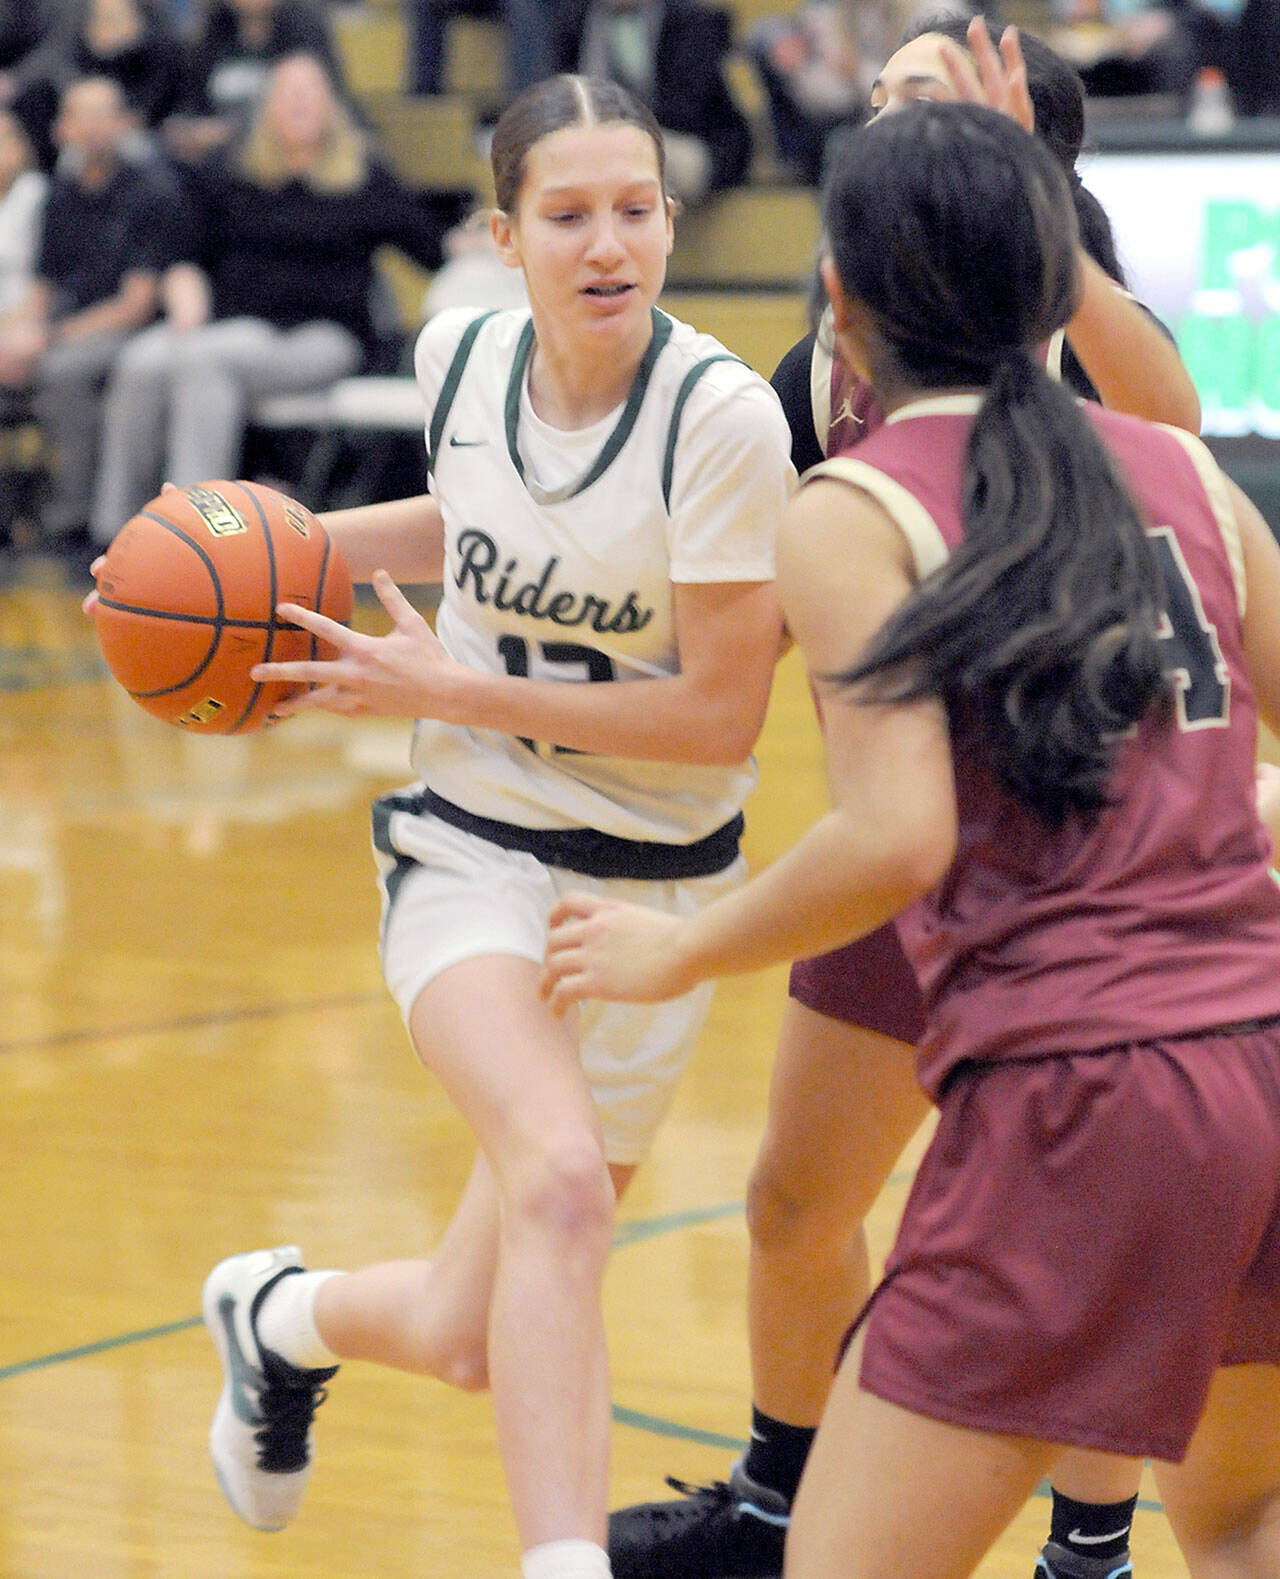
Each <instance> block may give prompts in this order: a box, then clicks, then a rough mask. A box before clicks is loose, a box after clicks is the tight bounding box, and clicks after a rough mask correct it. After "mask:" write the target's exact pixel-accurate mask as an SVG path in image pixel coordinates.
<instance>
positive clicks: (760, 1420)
mask: <svg viewBox="0 0 1280 1579" xmlns="http://www.w3.org/2000/svg"><path fill="white" fill-rule="evenodd" d="M815 1430H816V1428H815V1427H814V1426H808V1425H787V1424H786V1422H785V1421H782V1420H774V1419H773V1418H772V1417H771V1416H769V1415H766V1414H762V1413H761V1412H760V1410H759V1409H757V1408H756V1407H755V1406H754V1405H753V1406H752V1409H751V1446H750V1447H749V1448H748V1449H747V1456H746V1458H745V1459H744V1460H743V1465H742V1467H743V1469H745V1470H746V1472H747V1474H748V1475H749V1476H750V1477H751V1479H752V1480H754V1481H756V1482H757V1484H759V1485H761V1486H767V1487H768V1488H769V1490H770V1491H776V1492H777V1493H778V1495H779V1496H780V1497H785V1498H786V1499H787V1501H788V1503H789V1502H790V1501H791V1500H792V1498H793V1497H794V1496H795V1494H796V1487H797V1486H798V1485H799V1484H800V1476H801V1475H802V1474H803V1473H804V1465H805V1460H806V1459H807V1458H808V1457H809V1449H810V1448H811V1447H812V1446H813V1438H814V1435H815Z"/></svg>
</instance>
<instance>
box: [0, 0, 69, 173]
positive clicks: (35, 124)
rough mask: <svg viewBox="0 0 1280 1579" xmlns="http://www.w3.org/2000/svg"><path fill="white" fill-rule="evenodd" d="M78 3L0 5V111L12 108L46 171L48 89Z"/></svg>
mask: <svg viewBox="0 0 1280 1579" xmlns="http://www.w3.org/2000/svg"><path fill="white" fill-rule="evenodd" d="M82 3H83V0H3V3H2V4H0V109H15V110H17V112H18V113H19V115H20V116H21V117H22V120H23V124H24V125H25V126H26V127H27V130H28V132H29V134H30V135H31V137H32V140H33V142H34V144H35V149H36V155H37V157H38V158H39V160H40V163H41V164H42V165H44V166H45V167H46V168H50V167H52V164H53V158H54V152H55V150H54V147H53V140H52V131H51V128H52V124H53V118H54V115H55V114H56V113H57V108H58V94H57V89H56V88H55V87H54V85H53V79H54V71H55V67H56V63H57V61H58V60H59V59H60V58H61V57H62V55H63V54H64V53H65V48H66V43H67V40H68V38H69V37H70V34H71V32H72V29H73V28H74V26H75V23H76V19H77V18H78V16H79V14H80V6H81V5H82Z"/></svg>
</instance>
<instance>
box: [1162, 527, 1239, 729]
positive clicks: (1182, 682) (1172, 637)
mask: <svg viewBox="0 0 1280 1579" xmlns="http://www.w3.org/2000/svg"><path fill="white" fill-rule="evenodd" d="M1147 535H1148V537H1149V538H1150V539H1151V546H1152V547H1153V548H1154V549H1155V551H1156V558H1157V559H1158V560H1159V561H1160V569H1161V571H1162V572H1163V575H1164V602H1165V606H1164V610H1163V611H1162V613H1161V615H1160V624H1159V626H1158V627H1157V630H1156V634H1157V635H1158V636H1159V638H1160V641H1161V644H1162V646H1163V649H1164V666H1165V670H1166V672H1167V673H1168V674H1169V675H1170V677H1171V678H1172V680H1173V684H1174V691H1175V696H1176V700H1177V707H1178V725H1179V728H1181V729H1221V728H1224V727H1225V726H1226V724H1227V721H1228V715H1229V713H1230V710H1231V673H1230V671H1229V670H1228V668H1227V666H1226V664H1225V663H1224V662H1223V661H1222V648H1221V647H1220V646H1219V645H1218V632H1217V629H1216V627H1215V626H1213V625H1212V624H1211V623H1210V622H1209V620H1208V619H1207V618H1206V617H1205V612H1204V605H1203V603H1201V601H1200V589H1199V587H1197V586H1196V584H1195V581H1194V580H1193V579H1192V576H1191V572H1190V570H1189V569H1188V568H1187V562H1186V560H1185V559H1184V558H1183V557H1182V549H1181V548H1180V547H1179V546H1178V540H1177V538H1176V537H1175V536H1174V535H1173V533H1172V532H1171V531H1170V529H1169V528H1168V527H1167V526H1160V527H1157V528H1156V529H1155V530H1154V531H1151V532H1148V534H1147Z"/></svg>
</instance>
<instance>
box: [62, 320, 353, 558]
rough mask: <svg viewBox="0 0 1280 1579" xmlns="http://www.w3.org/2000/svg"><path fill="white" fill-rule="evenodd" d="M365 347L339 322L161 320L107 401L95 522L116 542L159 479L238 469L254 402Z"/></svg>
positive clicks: (132, 349) (128, 353) (122, 361)
mask: <svg viewBox="0 0 1280 1579" xmlns="http://www.w3.org/2000/svg"><path fill="white" fill-rule="evenodd" d="M360 357H361V353H360V344H359V342H358V341H357V340H356V338H355V336H354V335H352V334H351V333H350V332H349V331H348V330H346V329H344V328H342V327H341V326H340V325H338V324H334V323H307V324H302V325H301V326H300V327H299V328H297V329H277V328H275V327H274V326H273V325H272V324H269V323H266V322H264V321H263V320H262V319H260V318H223V319H220V320H218V321H217V322H214V323H209V324H205V325H204V326H203V327H201V328H199V329H190V330H187V331H186V332H184V333H176V332H175V331H174V330H172V329H171V328H169V327H168V325H167V324H157V325H155V326H154V327H153V328H151V329H144V330H143V331H142V333H141V334H138V335H135V336H134V338H133V339H132V340H130V341H129V343H128V345H126V346H125V348H124V350H123V351H122V352H121V353H120V355H119V357H118V358H117V359H116V364H115V368H114V370H113V372H112V375H111V381H110V383H109V385H108V387H107V396H106V401H105V404H104V407H103V419H102V445H101V458H100V461H99V466H98V484H97V489H96V493H95V498H94V505H93V514H92V517H91V526H92V529H93V535H94V537H95V539H96V540H97V541H98V542H101V543H107V542H110V540H111V539H112V537H114V536H115V534H116V533H117V532H118V531H119V530H120V528H121V527H122V526H123V525H124V523H125V522H126V521H127V520H128V519H129V517H130V516H131V515H134V514H135V513H136V512H137V511H138V510H139V509H140V508H141V507H142V506H143V505H144V504H146V502H147V501H148V500H149V499H152V498H154V497H155V495H156V494H157V493H159V491H160V484H161V483H162V482H173V483H177V484H178V485H179V487H187V486H188V485H190V484H191V483H196V482H205V481H208V480H209V479H210V478H215V477H235V476H237V475H238V474H239V471H240V456H241V451H242V449H243V447H244V433H245V428H246V427H247V425H248V422H249V417H250V414H251V412H252V410H253V407H254V406H255V405H256V403H257V402H258V401H259V400H262V399H264V398H265V397H266V396H268V395H292V394H302V393H304V392H306V391H308V390H313V389H323V388H324V387H325V385H327V384H331V383H333V382H334V381H335V380H336V379H339V378H345V377H347V376H348V375H349V374H351V373H354V372H355V371H356V369H357V368H358V367H359V365H360Z"/></svg>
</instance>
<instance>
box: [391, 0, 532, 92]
mask: <svg viewBox="0 0 1280 1579" xmlns="http://www.w3.org/2000/svg"><path fill="white" fill-rule="evenodd" d="M407 10H408V15H409V80H408V84H407V86H408V91H409V92H410V93H441V92H443V91H444V88H445V86H446V83H445V58H446V48H447V46H446V37H447V32H448V26H449V23H450V22H451V21H452V20H453V19H454V18H455V17H459V16H484V17H496V18H499V19H500V20H501V21H502V23H503V25H504V29H505V34H506V84H505V86H506V91H507V94H508V96H509V97H510V98H515V96H516V94H518V93H523V92H524V90H525V89H526V88H528V87H532V85H533V84H534V83H535V82H540V81H541V80H542V78H543V77H549V76H550V75H551V74H552V72H553V71H554V70H555V64H554V60H555V53H554V25H553V24H554V8H553V4H552V0H409V4H408V7H407Z"/></svg>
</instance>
